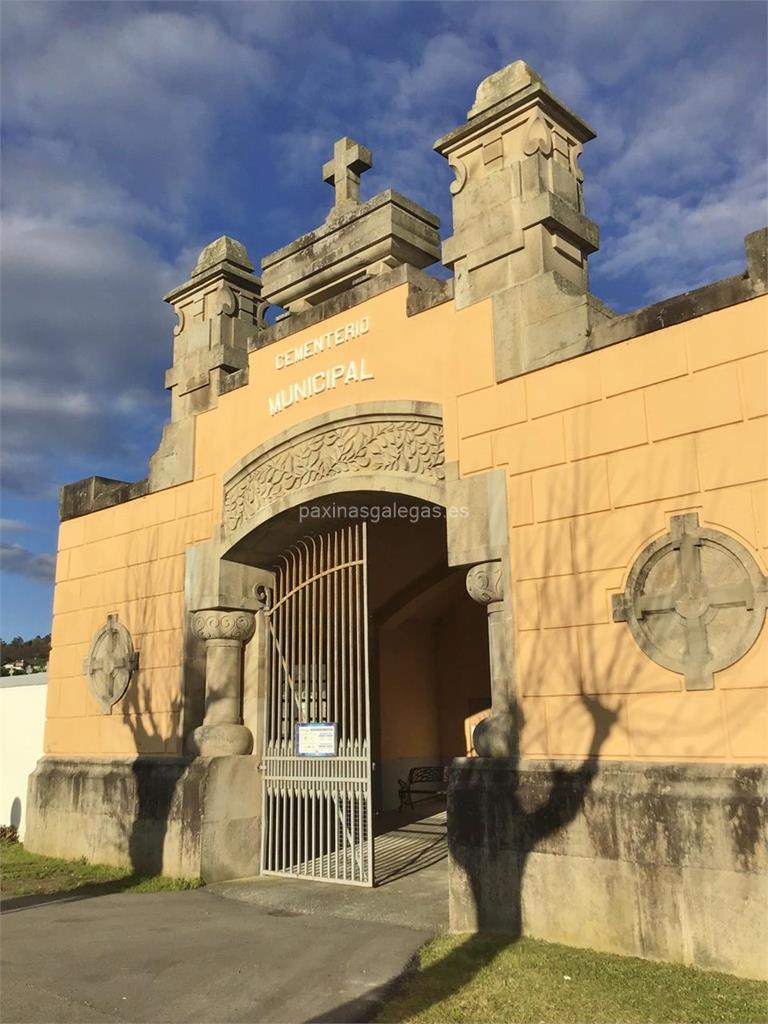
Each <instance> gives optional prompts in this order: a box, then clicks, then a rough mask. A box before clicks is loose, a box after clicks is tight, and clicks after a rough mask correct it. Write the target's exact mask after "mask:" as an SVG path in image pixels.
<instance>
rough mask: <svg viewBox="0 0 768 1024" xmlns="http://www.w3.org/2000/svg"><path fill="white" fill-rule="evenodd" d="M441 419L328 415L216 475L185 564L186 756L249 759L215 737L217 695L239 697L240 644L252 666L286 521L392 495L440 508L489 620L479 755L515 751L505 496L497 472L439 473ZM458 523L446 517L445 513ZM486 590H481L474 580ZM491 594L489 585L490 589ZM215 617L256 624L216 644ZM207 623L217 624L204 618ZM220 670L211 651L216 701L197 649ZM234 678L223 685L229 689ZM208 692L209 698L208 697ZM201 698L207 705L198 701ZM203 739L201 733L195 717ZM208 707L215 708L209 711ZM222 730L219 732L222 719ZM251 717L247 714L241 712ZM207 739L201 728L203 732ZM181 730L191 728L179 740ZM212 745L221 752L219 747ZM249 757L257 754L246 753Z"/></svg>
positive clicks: (402, 413) (390, 413)
mask: <svg viewBox="0 0 768 1024" xmlns="http://www.w3.org/2000/svg"><path fill="white" fill-rule="evenodd" d="M441 413H442V410H441V409H440V407H439V406H437V405H435V404H432V403H424V402H410V401H396V402H377V403H370V404H367V405H356V406H349V407H346V408H344V409H341V410H335V411H333V412H332V413H325V414H322V415H320V416H318V417H315V418H314V419H312V420H309V421H305V422H304V423H302V424H299V425H297V426H296V427H293V428H290V429H288V430H286V431H283V432H282V433H281V434H278V435H276V436H274V437H273V438H271V439H270V440H269V441H268V442H265V443H264V444H262V445H260V446H259V447H258V448H256V449H254V450H253V451H251V452H250V453H249V454H248V455H246V456H245V457H244V458H242V459H241V460H240V461H239V462H238V463H237V464H235V465H234V466H233V467H232V468H231V469H230V470H229V471H228V472H227V473H226V474H225V475H224V488H223V490H224V493H223V502H222V509H223V511H222V521H221V523H220V525H219V528H218V530H217V532H216V535H215V538H214V540H213V541H211V542H209V543H208V544H204V545H199V546H198V547H197V548H195V549H192V550H191V551H190V553H189V556H188V566H187V568H188V571H187V588H186V590H187V609H188V612H189V613H191V614H190V624H189V628H188V640H189V642H188V643H187V645H186V647H187V657H186V666H185V668H186V672H185V681H186V679H189V680H190V681H191V683H192V685H191V686H188V705H189V706H190V707H195V706H196V707H197V709H198V711H197V721H194V715H192V714H190V715H189V716H188V721H189V726H190V727H192V726H197V727H198V728H197V729H195V731H194V735H195V736H196V737H200V738H202V739H203V740H204V742H203V743H202V744H201V743H199V742H196V741H195V739H194V738H193V740H192V741H191V745H190V746H189V747H188V749H190V752H194V753H203V754H207V755H217V754H229V753H246V752H248V750H249V749H250V745H249V743H247V742H246V740H245V739H244V738H243V737H244V735H245V734H244V733H243V732H242V731H240V730H238V736H239V737H240V739H239V743H238V749H237V750H235V749H233V747H232V735H233V730H232V729H229V728H226V729H225V728H223V727H224V726H229V725H237V726H241V725H242V724H243V718H242V717H241V718H239V720H238V721H237V722H229V720H228V718H229V717H231V711H228V712H227V714H226V715H225V716H224V718H222V716H221V706H220V704H221V702H219V701H218V693H223V694H225V695H226V702H227V707H228V708H230V709H231V708H232V707H234V706H235V704H236V702H233V700H232V695H233V693H240V692H241V688H242V676H241V674H240V664H241V659H240V658H239V657H238V656H237V655H238V654H239V649H238V650H237V651H235V647H236V643H235V641H239V642H244V643H246V644H247V641H248V638H249V637H250V636H251V634H252V632H253V633H254V634H255V639H254V640H253V641H251V643H250V644H248V646H247V649H246V657H247V658H251V659H253V658H254V657H255V658H256V659H257V661H258V660H259V658H260V657H261V655H260V654H259V653H258V652H259V643H260V637H261V631H260V628H259V613H260V611H262V604H261V600H260V596H261V595H263V592H264V587H265V585H267V586H268V585H269V582H270V574H269V567H270V566H271V565H273V564H274V559H275V556H276V555H277V554H278V553H279V552H280V551H281V550H282V549H283V548H284V547H285V546H287V544H286V542H290V538H287V537H286V536H284V535H281V533H280V528H281V523H284V522H286V521H288V520H289V519H290V516H288V517H287V516H286V513H290V512H291V511H292V510H294V511H295V510H297V509H298V508H299V507H300V506H308V505H311V504H312V503H318V502H323V501H325V502H327V501H328V500H329V499H332V498H333V496H334V495H340V494H343V495H346V496H353V497H354V496H360V497H361V498H362V496H364V495H371V494H376V495H382V494H388V495H398V496H407V497H408V498H411V499H414V500H417V501H422V502H428V503H431V504H433V505H436V506H442V507H443V508H444V509H446V510H447V511H446V526H447V545H448V564H449V566H454V567H455V566H465V567H467V568H468V569H469V570H470V573H469V577H468V586H467V589H468V591H469V594H470V596H471V597H472V598H474V599H475V600H477V601H478V602H479V603H481V604H483V605H486V606H487V610H488V612H489V619H488V622H489V648H490V664H491V690H492V703H493V714H492V718H491V719H490V720H489V722H488V724H487V725H486V726H485V727H484V728H483V729H482V730H480V731H479V733H478V736H479V740H480V743H479V744H477V750H478V753H482V754H486V755H488V756H509V754H510V753H512V752H514V750H515V749H516V738H515V728H514V721H513V719H512V717H511V715H510V710H511V708H512V705H513V702H514V687H515V680H514V662H513V644H514V640H513V636H514V633H513V623H512V609H511V601H510V598H509V590H510V588H509V558H508V546H507V545H508V531H507V520H506V486H505V478H504V474H503V472H500V471H495V472H493V471H492V472H490V473H484V474H476V475H474V476H472V477H470V478H468V479H459V477H458V471H457V470H458V467H457V466H456V464H447V465H446V462H445V448H444V442H443V420H442V414H441ZM453 510H456V512H457V514H456V515H455V516H452V515H451V514H450V513H451V511H453ZM483 579H486V580H487V581H490V582H489V585H488V586H483V585H482V580H483ZM491 583H492V586H491V585H490V584H491ZM222 612H241V613H243V614H244V615H245V616H246V618H248V617H249V616H251V615H252V614H253V613H256V614H255V629H254V630H253V631H251V629H250V625H249V624H247V625H248V628H245V626H244V627H243V629H242V630H241V632H242V637H240V636H239V635H238V637H231V636H229V634H228V633H227V634H226V635H225V634H224V633H222V635H221V636H219V635H218V633H217V632H216V629H215V628H214V627H215V625H216V623H217V622H219V621H220V622H221V623H222V629H224V627H225V626H226V625H227V623H229V621H230V620H229V618H227V617H226V616H224V615H221V614H220V613H222ZM213 613H216V614H213ZM200 638H203V639H204V641H205V644H206V647H207V648H208V656H209V657H212V658H213V664H215V665H216V666H217V668H218V667H219V666H220V665H221V664H222V658H221V656H220V655H221V652H220V648H227V649H228V650H229V649H231V650H230V654H229V655H228V656H227V658H226V664H227V666H228V670H227V671H228V673H229V675H228V677H227V680H225V681H222V679H221V677H220V678H219V679H218V681H217V684H216V686H217V688H218V692H213V691H212V690H211V687H210V686H206V683H205V677H206V670H205V667H204V665H203V652H202V650H201V647H200V644H199V640H200ZM230 676H231V678H229V677H230ZM206 691H207V692H206ZM204 694H205V696H204ZM260 700H261V697H260V695H259V693H246V694H245V696H244V698H243V701H242V703H243V706H244V709H245V707H246V706H247V705H250V706H252V708H253V715H254V718H256V717H258V706H259V702H260ZM203 704H205V715H204V722H203V728H202V729H201V728H199V726H200V724H201V719H202V718H203V714H202V710H203ZM217 705H219V706H218V707H217ZM225 718H226V719H227V721H224V719H225ZM245 718H246V719H247V718H248V713H245ZM209 724H210V725H212V726H215V727H216V728H214V729H213V730H211V729H206V728H205V727H206V726H208V725H209ZM189 731H190V730H189V729H188V732H189ZM219 734H221V739H222V744H219V742H218V738H217V737H218V735H219ZM253 752H254V753H258V744H257V746H256V748H255V749H254V750H253Z"/></svg>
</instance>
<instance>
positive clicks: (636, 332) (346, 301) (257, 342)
mask: <svg viewBox="0 0 768 1024" xmlns="http://www.w3.org/2000/svg"><path fill="white" fill-rule="evenodd" d="M480 116H484V115H480ZM745 248H746V256H747V269H746V270H745V272H744V273H743V274H738V275H735V276H733V277H727V278H724V279H722V280H720V281H715V282H713V283H712V284H706V285H703V286H702V287H701V288H696V289H694V290H693V291H689V292H684V293H683V294H681V295H674V296H671V297H670V298H668V299H662V300H661V301H660V302H656V303H653V304H652V305H650V306H643V307H640V308H639V309H636V310H634V311H632V312H630V313H625V314H623V315H621V316H616V317H613V318H612V319H611V320H608V321H606V322H604V323H602V324H599V325H598V326H597V327H596V328H595V330H594V332H593V334H592V335H591V337H590V338H589V339H588V343H587V345H586V346H585V347H579V348H578V350H576V351H574V350H569V349H567V348H566V349H563V350H561V351H559V352H557V353H553V355H552V358H551V359H550V360H549V361H547V362H545V363H542V364H541V365H539V366H537V367H536V369H535V370H526V371H524V373H532V372H536V371H537V370H540V369H544V368H545V367H546V366H550V365H552V364H553V363H557V362H565V361H566V360H569V359H575V358H578V357H579V356H580V355H586V354H587V353H588V352H594V351H598V350H599V349H602V348H607V347H608V346H610V345H616V344H619V343H620V342H622V341H629V340H631V339H633V338H637V337H641V336H643V335H646V334H651V333H653V332H654V331H659V330H663V329H664V328H666V327H672V326H674V325H676V324H681V323H685V322H687V321H689V320H695V319H697V318H698V317H700V316H705V315H706V314H708V313H714V312H717V311H718V310H721V309H726V308H728V307H730V306H735V305H738V304H740V303H742V302H747V301H749V300H751V299H755V298H759V297H760V296H763V295H765V294H768V228H760V229H759V230H757V231H753V232H751V233H750V234H748V235H747V236H746V238H745ZM404 284H408V285H409V286H410V287H409V293H408V299H407V315H415V314H418V313H421V312H424V310H426V309H429V308H431V307H432V306H436V305H440V304H442V303H445V302H449V301H450V300H451V298H452V297H453V279H449V280H447V281H441V280H439V279H438V278H434V277H432V276H431V275H430V274H427V273H425V272H424V271H423V270H417V269H416V268H415V267H410V266H407V265H404V266H400V267H397V268H395V269H394V270H393V271H391V273H387V274H381V275H379V276H378V277H376V278H373V279H371V280H369V281H365V282H363V283H362V284H360V285H358V286H357V287H355V288H352V289H350V290H349V291H347V292H343V293H342V294H340V295H337V296H335V297H334V298H332V299H328V300H327V301H326V302H323V303H320V304H319V305H318V306H316V307H314V308H313V309H310V310H307V311H306V312H302V313H294V314H292V315H291V316H290V317H287V318H286V319H285V320H284V321H281V322H280V323H277V324H274V325H273V326H272V327H268V328H266V329H264V330H261V331H257V332H256V335H255V337H254V339H253V341H252V342H251V343H250V344H249V351H254V350H255V349H259V348H263V347H264V346H266V345H270V344H273V343H274V342H277V341H282V340H283V339H284V338H287V337H290V336H291V335H292V334H295V333H297V332H298V331H301V330H304V329H305V328H307V327H311V326H313V325H314V324H316V323H320V322H321V321H323V320H327V319H329V318H330V317H332V316H335V315H337V314H338V313H342V312H345V311H346V310H348V309H351V308H353V307H354V306H356V305H359V304H360V303H362V302H366V301H368V300H369V299H371V298H374V297H375V296H377V295H380V294H382V293H383V292H386V291H389V290H391V289H392V288H398V287H401V286H402V285H404ZM408 307H410V308H408ZM523 375H524V374H517V375H516V376H523ZM231 376H232V378H233V379H232V384H231V386H227V385H226V384H225V385H224V386H223V387H222V392H227V391H232V390H235V389H236V388H238V387H243V386H245V385H246V384H247V383H248V376H247V373H246V372H245V371H243V370H238V371H236V372H235V373H234V374H232V375H231ZM226 380H227V378H225V381H226ZM303 426H304V428H305V429H306V424H304V425H303ZM147 493H148V486H147V481H146V480H139V481H137V482H136V483H129V482H126V481H123V480H112V479H109V478H106V477H101V476H92V477H87V478H86V479H84V480H78V481H77V482H75V483H71V484H65V485H64V486H63V487H62V488H61V489H60V498H59V517H60V520H61V521H62V522H64V521H65V520H67V519H75V518H77V517H79V516H83V515H88V514H89V513H91V512H97V511H99V510H101V509H105V508H111V507H113V506H115V505H120V504H123V502H126V501H131V500H132V499H134V498H138V497H142V496H143V495H145V494H147Z"/></svg>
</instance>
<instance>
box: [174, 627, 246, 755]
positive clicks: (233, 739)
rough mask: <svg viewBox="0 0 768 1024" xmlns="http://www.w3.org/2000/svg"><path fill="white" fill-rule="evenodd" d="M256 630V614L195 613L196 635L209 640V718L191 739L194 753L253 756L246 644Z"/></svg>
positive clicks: (206, 709) (207, 674)
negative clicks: (246, 717)
mask: <svg viewBox="0 0 768 1024" xmlns="http://www.w3.org/2000/svg"><path fill="white" fill-rule="evenodd" d="M254 628H255V619H254V615H253V612H249V611H242V610H221V609H213V608H211V609H204V610H203V611H197V612H195V613H194V615H193V617H192V629H193V632H194V634H195V636H196V637H198V639H200V640H204V641H205V719H204V720H203V724H202V725H201V726H199V727H198V728H197V729H195V731H194V732H193V733H192V735H191V737H190V741H189V744H188V749H189V751H190V753H193V754H201V755H202V756H204V757H210V756H215V755H222V754H250V752H251V750H252V748H253V736H252V735H251V732H250V730H249V729H247V728H246V727H245V726H244V725H243V716H242V695H243V645H244V644H247V643H248V641H249V640H250V639H251V637H252V636H253V631H254Z"/></svg>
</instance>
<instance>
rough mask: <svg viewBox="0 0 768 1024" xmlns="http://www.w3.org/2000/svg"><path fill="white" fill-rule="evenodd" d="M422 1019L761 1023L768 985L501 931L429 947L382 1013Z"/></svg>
mask: <svg viewBox="0 0 768 1024" xmlns="http://www.w3.org/2000/svg"><path fill="white" fill-rule="evenodd" d="M377 1020H378V1021H380V1022H399V1021H404V1022H406V1021H410V1022H414V1024H417V1022H418V1024H475V1022H477V1024H481V1022H482V1024H529V1022H530V1024H689V1022H690V1024H692V1022H696V1024H718V1022H721V1021H724V1022H729V1021H730V1022H733V1024H752V1022H757V1021H768V985H767V984H765V983H763V982H759V981H745V980H743V979H741V978H734V977H731V976H730V975H727V974H713V973H709V972H707V971H700V970H696V969H695V968H693V967H683V966H679V965H677V964H659V963H653V962H651V961H649V960H639V959H637V958H635V957H623V956H612V955H610V954H607V953H594V952H592V951H591V950H582V949H573V948H571V947H570V946H559V945H555V944H554V943H548V942H539V941H536V940H534V939H521V940H520V941H518V942H510V941H509V940H508V939H505V938H504V937H501V936H494V935H474V936H469V937H468V936H466V935H444V936H440V937H438V938H436V939H434V940H433V941H432V942H430V943H429V944H428V945H427V946H425V947H424V949H423V950H422V951H421V953H420V956H419V963H418V965H417V966H416V968H415V969H414V970H413V971H412V972H411V973H409V974H407V975H406V977H405V978H404V979H403V981H402V983H401V984H400V986H399V988H398V989H397V990H396V991H395V993H394V995H393V997H392V998H391V999H390V1001H389V1002H388V1003H387V1004H386V1005H385V1007H384V1009H383V1010H382V1012H381V1013H380V1015H379V1017H378V1018H377Z"/></svg>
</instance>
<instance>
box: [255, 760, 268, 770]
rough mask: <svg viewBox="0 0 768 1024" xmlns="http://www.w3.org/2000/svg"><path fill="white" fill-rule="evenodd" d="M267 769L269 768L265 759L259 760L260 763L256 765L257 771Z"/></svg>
mask: <svg viewBox="0 0 768 1024" xmlns="http://www.w3.org/2000/svg"><path fill="white" fill-rule="evenodd" d="M266 770H267V766H266V764H265V763H264V762H263V761H259V763H258V764H257V765H256V771H257V772H265V771H266Z"/></svg>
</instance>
